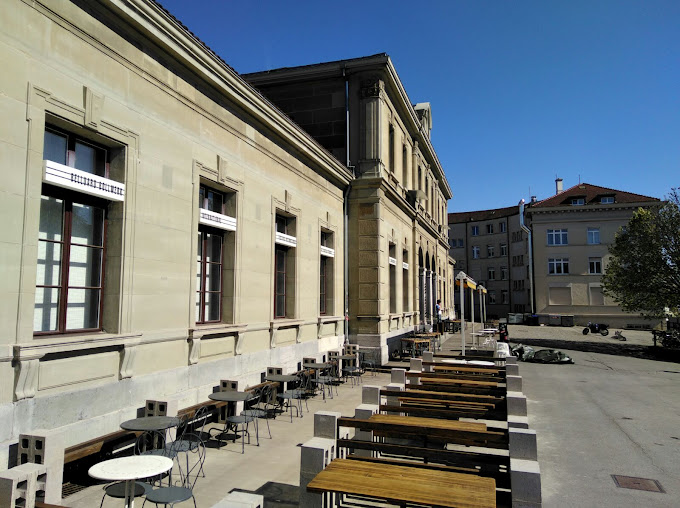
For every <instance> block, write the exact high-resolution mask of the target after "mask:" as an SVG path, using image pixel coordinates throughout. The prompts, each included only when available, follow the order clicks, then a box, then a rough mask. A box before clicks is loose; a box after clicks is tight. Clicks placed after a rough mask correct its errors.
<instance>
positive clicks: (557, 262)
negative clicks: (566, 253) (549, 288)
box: [548, 258, 569, 275]
mask: <svg viewBox="0 0 680 508" xmlns="http://www.w3.org/2000/svg"><path fill="white" fill-rule="evenodd" d="M548 273H549V274H550V275H564V274H568V273H569V258H549V259H548Z"/></svg>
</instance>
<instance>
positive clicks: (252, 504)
mask: <svg viewBox="0 0 680 508" xmlns="http://www.w3.org/2000/svg"><path fill="white" fill-rule="evenodd" d="M212 508H264V496H260V495H258V494H248V493H247V492H232V493H231V494H229V495H227V496H226V497H225V498H224V499H222V501H220V502H219V503H217V504H215V505H213V506H212Z"/></svg>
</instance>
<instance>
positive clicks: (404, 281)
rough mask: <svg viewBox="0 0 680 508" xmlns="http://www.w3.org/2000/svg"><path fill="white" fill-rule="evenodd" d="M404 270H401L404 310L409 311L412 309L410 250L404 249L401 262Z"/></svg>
mask: <svg viewBox="0 0 680 508" xmlns="http://www.w3.org/2000/svg"><path fill="white" fill-rule="evenodd" d="M401 267H402V271H401V277H402V281H401V294H402V299H403V302H402V310H403V311H404V312H408V311H410V310H411V304H410V300H409V291H408V288H409V283H408V281H409V279H408V269H409V264H408V251H407V250H404V251H403V252H402V263H401Z"/></svg>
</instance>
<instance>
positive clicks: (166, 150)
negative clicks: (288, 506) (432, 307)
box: [0, 0, 447, 504]
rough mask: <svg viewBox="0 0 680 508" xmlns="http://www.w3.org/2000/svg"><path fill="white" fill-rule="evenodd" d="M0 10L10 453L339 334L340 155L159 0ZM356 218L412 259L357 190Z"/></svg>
mask: <svg viewBox="0 0 680 508" xmlns="http://www.w3.org/2000/svg"><path fill="white" fill-rule="evenodd" d="M0 18H1V19H2V21H1V22H0V23H1V24H2V30H0V45H1V49H0V51H1V52H2V55H3V67H4V72H3V77H2V78H1V80H2V86H1V87H0V89H2V94H0V106H1V108H2V111H3V122H2V126H0V153H2V159H1V160H2V174H3V176H4V177H3V179H2V181H1V182H0V197H1V198H2V199H0V202H1V203H2V217H3V221H2V224H0V231H1V232H2V235H1V236H2V241H1V242H0V250H1V252H2V259H3V262H2V263H1V267H2V277H0V298H1V301H2V306H1V309H2V310H1V311H0V316H1V317H0V322H1V323H2V332H1V333H0V344H2V353H1V354H0V386H2V389H0V429H2V430H1V431H0V458H1V459H2V460H1V462H2V463H3V464H5V465H7V464H10V462H11V461H10V449H13V447H16V444H17V441H18V437H19V434H20V433H31V432H32V431H34V430H36V429H46V430H48V431H57V432H61V431H63V439H64V443H63V444H64V446H66V447H68V446H72V445H74V444H78V443H81V442H84V441H87V440H89V439H92V438H94V437H98V436H102V435H105V434H108V433H111V432H114V431H117V430H119V423H120V422H121V421H123V420H126V419H129V418H132V417H134V416H136V414H137V411H138V409H139V408H141V407H144V406H145V401H146V399H154V400H166V401H170V400H172V401H175V402H176V405H179V407H180V408H181V407H187V406H190V405H192V404H194V403H196V402H199V401H205V400H207V396H208V394H209V393H211V392H212V391H213V387H214V386H216V385H218V384H219V383H220V380H222V379H230V380H237V381H238V382H239V383H241V386H242V387H245V386H246V385H251V386H252V385H254V384H257V383H259V382H260V381H261V379H262V376H263V373H264V371H265V370H266V368H267V367H268V366H278V367H281V368H283V369H284V371H288V372H292V371H296V370H298V369H299V363H300V362H301V360H302V358H303V357H305V356H313V357H316V358H318V359H320V360H321V359H323V358H324V357H325V355H326V354H327V351H328V350H330V349H337V348H338V347H340V346H341V345H342V344H343V342H344V340H345V333H344V330H343V325H344V322H345V319H344V298H345V287H344V280H343V271H344V266H345V254H344V253H345V250H346V249H345V237H346V235H345V231H346V230H345V226H344V224H345V218H344V217H345V211H344V209H343V207H344V204H343V203H344V199H343V198H344V196H345V195H346V194H347V190H348V188H349V184H350V181H351V180H352V179H353V176H352V173H351V171H350V170H349V169H348V168H347V167H346V165H345V164H344V163H340V162H339V161H338V160H337V159H336V158H335V157H333V156H332V155H331V154H330V153H329V152H328V151H327V150H326V149H325V148H324V147H322V146H321V145H320V144H319V143H318V142H317V141H316V140H314V139H313V138H312V137H311V136H310V135H309V134H308V133H307V132H305V131H304V130H302V129H301V128H300V127H299V126H297V125H296V124H295V123H293V122H292V121H291V120H290V119H289V118H288V117H287V116H285V115H284V114H283V113H282V112H281V111H280V110H279V109H277V108H275V107H274V106H273V105H272V104H271V103H270V102H268V101H267V100H265V99H264V98H263V97H262V96H261V95H260V94H259V93H257V92H256V91H255V90H254V89H253V88H252V87H251V86H250V85H248V83H246V82H245V81H244V80H243V79H242V78H241V77H239V76H238V75H237V74H236V72H234V71H233V70H232V69H231V68H230V67H229V66H228V65H226V64H225V63H224V61H222V60H221V59H220V58H219V57H218V56H217V55H215V54H214V53H213V52H212V51H211V50H210V49H209V48H208V47H206V46H205V45H204V44H203V43H202V42H201V41H199V40H198V39H197V38H196V36H195V35H193V34H192V33H191V32H189V31H188V30H187V29H186V28H185V27H184V26H183V25H182V24H181V23H180V22H179V21H178V20H176V19H174V18H173V17H172V16H171V15H170V14H169V13H168V12H166V11H165V10H164V9H163V8H162V7H161V6H160V5H159V4H157V3H156V2H154V1H152V0H130V1H122V0H102V1H98V2H86V3H82V2H46V1H32V2H25V1H21V0H6V1H5V2H2V8H0ZM413 114H415V113H413ZM411 127H412V128H413V125H412V126H411ZM428 146H429V145H428ZM418 153H420V152H418ZM426 153H429V152H427V150H426ZM427 157H430V159H427V158H423V159H422V161H421V159H418V161H419V164H422V165H423V167H425V166H424V164H425V161H428V160H432V159H431V156H430V155H428V156H427ZM436 175H437V176H438V177H439V178H443V176H442V174H441V173H436ZM431 176H432V179H433V180H432V181H434V177H435V173H432V175H431ZM433 185H434V184H433V183H430V186H431V187H432V186H433ZM367 187H370V186H367ZM363 188H366V187H363ZM438 188H441V186H438ZM444 188H447V187H444ZM373 191H375V192H376V193H384V192H393V191H394V190H393V188H392V187H388V186H382V187H381V186H379V185H376V186H375V187H374V188H373ZM357 192H359V191H357ZM395 192H396V191H395ZM435 198H436V199H438V200H439V201H438V202H441V200H442V199H443V196H442V194H441V192H433V194H432V197H431V199H435ZM357 199H360V198H357ZM400 199H403V200H404V201H405V198H400ZM375 201H376V203H377V201H379V200H378V199H376V200H375ZM399 203H401V201H399ZM431 205H432V202H431V201H430V202H427V203H426V204H424V205H423V206H428V207H430V208H428V212H427V213H425V209H424V208H423V210H422V211H421V212H420V213H421V215H420V216H419V217H422V218H423V219H427V220H429V221H430V222H427V223H426V224H425V225H423V226H419V227H422V228H425V229H427V230H428V231H429V230H432V229H434V230H435V231H436V225H435V223H434V219H431V217H432V216H433V214H435V215H436V213H437V210H438V208H436V207H435V208H431ZM403 206H404V207H406V208H408V207H409V206H410V207H411V208H410V209H413V210H415V208H414V207H413V205H409V204H408V203H407V204H404V205H403ZM354 213H355V215H356V214H357V213H358V214H360V215H361V217H362V218H363V217H369V216H372V214H375V218H374V220H373V221H368V220H367V221H366V222H365V223H362V225H361V228H362V229H361V232H362V235H365V236H362V237H361V241H362V242H365V243H366V244H371V245H374V246H375V252H374V254H375V255H376V256H377V255H378V253H380V254H381V255H382V254H384V255H385V256H387V251H383V250H382V249H383V247H385V248H386V245H387V243H386V241H383V240H386V239H387V238H389V239H390V241H392V242H394V243H395V245H399V247H400V249H401V248H403V249H405V250H407V251H408V256H407V258H406V259H404V262H406V261H408V262H410V263H413V260H417V255H416V253H415V251H414V250H413V249H414V247H413V246H415V245H420V244H416V243H408V244H405V243H404V242H403V240H402V237H403V236H408V235H406V234H405V233H404V231H403V230H402V229H401V228H396V227H395V230H394V232H393V231H392V230H391V229H385V228H384V226H383V225H382V222H381V221H380V220H379V218H378V217H382V215H381V214H380V213H379V212H378V210H377V204H376V209H375V210H374V209H373V208H372V205H371V203H370V199H369V198H366V199H365V200H364V201H362V204H361V205H359V210H358V211H357V210H355V212H354ZM353 220H356V218H355V217H353ZM409 231H410V230H409ZM411 233H412V234H413V235H415V234H416V233H415V232H413V231H411ZM408 238H411V236H408ZM433 238H434V237H433ZM437 240H438V241H439V238H438V237H437ZM429 247H430V250H427V252H428V253H434V252H435V251H434V247H433V245H432V243H430V244H429ZM423 249H424V250H426V249H427V245H425V244H423ZM357 250H359V249H357ZM390 252H391V251H390ZM390 255H393V254H390ZM361 256H362V261H360V262H359V261H355V262H356V263H357V266H361V268H356V269H355V270H354V271H355V272H357V273H360V277H362V278H363V277H366V279H368V280H370V279H371V278H375V279H376V280H377V278H378V277H379V275H378V274H377V273H375V270H372V269H371V267H373V268H376V267H377V266H382V261H380V264H379V265H378V264H377V263H378V262H377V260H376V263H374V265H375V266H374V265H371V264H370V263H367V262H366V261H365V260H364V257H369V256H368V255H367V253H365V252H363V251H362V252H361ZM402 256H403V255H402V252H401V251H399V253H398V254H396V257H398V258H399V262H400V263H399V267H400V268H401V266H402V264H401V261H402ZM433 259H437V258H436V257H434V258H433ZM364 263H366V264H368V265H370V266H368V267H367V268H366V269H364ZM385 266H387V263H386V262H385ZM380 280H382V279H380ZM410 283H411V284H412V285H413V287H415V282H414V281H413V282H410ZM381 294H384V295H385V298H386V295H387V292H386V290H384V291H383V292H382V293H381ZM378 296H379V295H378V294H372V295H371V294H366V293H362V298H364V297H365V298H367V299H368V298H372V300H371V301H372V302H373V305H374V306H375V307H376V308H378V307H379V306H380V308H382V305H383V301H382V300H379V298H378ZM416 301H417V300H415V299H414V300H413V301H411V300H409V302H410V303H409V304H410V305H414V306H415V305H416V303H415V302H416ZM398 305H399V306H400V305H401V303H399V304H398ZM366 306H367V307H370V305H369V303H366ZM414 309H415V307H414V308H413V309H411V310H414ZM50 474H51V473H50ZM57 504H61V503H57Z"/></svg>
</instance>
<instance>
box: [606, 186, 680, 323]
mask: <svg viewBox="0 0 680 508" xmlns="http://www.w3.org/2000/svg"><path fill="white" fill-rule="evenodd" d="M609 253H610V254H611V258H610V260H609V264H608V266H607V269H606V271H605V274H604V276H603V277H602V283H603V285H604V288H603V291H604V293H605V294H606V295H608V296H611V297H612V298H613V299H614V301H616V302H617V303H618V304H619V305H621V308H622V309H623V310H625V311H627V312H639V313H640V314H642V316H644V317H646V318H649V319H654V318H656V319H659V318H662V317H663V316H664V315H665V313H666V309H670V310H671V312H673V313H677V312H678V305H679V304H680V193H679V192H678V189H676V188H674V189H672V190H671V193H670V196H669V197H668V199H667V201H666V202H665V203H663V205H662V206H660V207H658V208H646V209H645V208H640V209H638V210H637V211H636V212H635V213H633V216H632V217H631V219H630V222H629V223H628V226H627V227H626V228H625V229H622V230H621V231H620V232H619V233H617V235H616V239H615V241H614V243H613V244H612V245H610V247H609Z"/></svg>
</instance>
